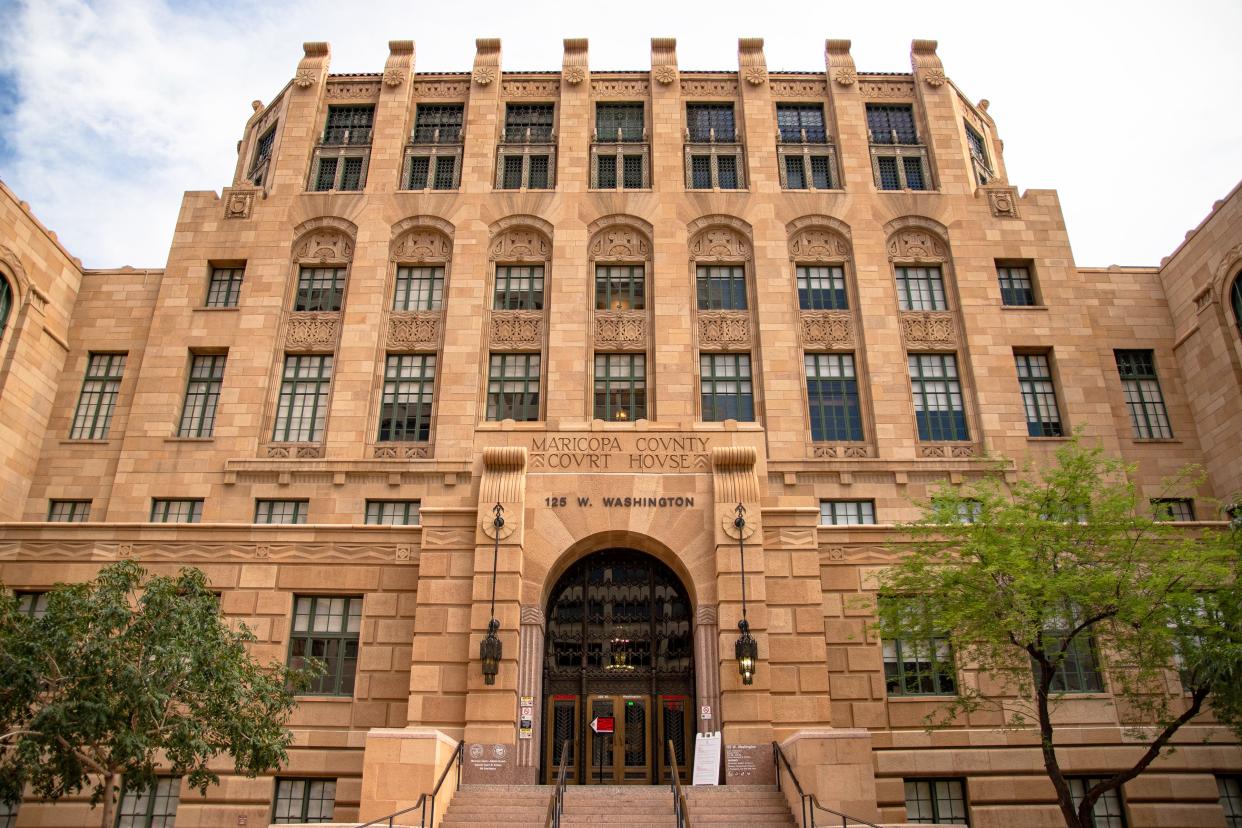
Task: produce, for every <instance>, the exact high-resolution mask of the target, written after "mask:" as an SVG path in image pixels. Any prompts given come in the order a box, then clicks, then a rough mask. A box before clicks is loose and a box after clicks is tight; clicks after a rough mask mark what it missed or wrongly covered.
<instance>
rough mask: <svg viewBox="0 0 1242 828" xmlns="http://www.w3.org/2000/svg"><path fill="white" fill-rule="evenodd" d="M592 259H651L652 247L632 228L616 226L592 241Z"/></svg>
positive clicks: (597, 235) (605, 230) (598, 234)
mask: <svg viewBox="0 0 1242 828" xmlns="http://www.w3.org/2000/svg"><path fill="white" fill-rule="evenodd" d="M589 253H590V257H591V258H592V259H601V260H602V259H624V260H630V259H643V260H646V259H650V258H651V245H650V244H649V243H648V242H647V239H646V238H645V237H644V236H643V235H642V234H641V233H639V232H638V231H637V230H635V229H634V228H632V227H626V226H625V225H614V226H612V227H608V228H606V229H604V230H601V231H600V232H599V233H596V234H595V237H594V238H593V239H592V240H591V249H590V251H589Z"/></svg>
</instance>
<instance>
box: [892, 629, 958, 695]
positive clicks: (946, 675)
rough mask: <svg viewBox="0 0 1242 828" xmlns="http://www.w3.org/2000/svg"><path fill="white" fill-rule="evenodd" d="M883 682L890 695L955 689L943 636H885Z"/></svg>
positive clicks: (950, 649) (948, 647) (943, 692)
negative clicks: (918, 638) (916, 637)
mask: <svg viewBox="0 0 1242 828" xmlns="http://www.w3.org/2000/svg"><path fill="white" fill-rule="evenodd" d="M882 647H883V650H884V683H885V686H886V687H887V688H888V695H890V696H951V695H953V694H954V693H956V692H957V680H956V677H955V676H954V673H953V647H952V646H951V645H950V644H949V639H947V638H928V639H921V640H910V639H904V638H893V639H885V640H884V641H883V643H882Z"/></svg>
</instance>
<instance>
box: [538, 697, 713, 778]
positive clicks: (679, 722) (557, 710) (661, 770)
mask: <svg viewBox="0 0 1242 828" xmlns="http://www.w3.org/2000/svg"><path fill="white" fill-rule="evenodd" d="M690 714H691V710H690V700H689V699H688V698H687V697H686V696H684V695H673V694H670V695H661V696H649V695H639V694H626V693H618V694H596V695H589V696H585V697H583V696H578V695H570V694H559V695H553V696H550V697H549V698H548V700H547V709H546V716H545V718H544V721H545V722H546V733H545V735H544V751H545V755H544V767H545V768H546V769H547V770H546V777H545V782H546V783H547V784H554V783H555V782H556V774H557V771H558V765H559V762H560V758H561V750H562V746H563V745H564V744H565V743H566V742H569V757H568V761H567V763H566V764H567V769H566V778H567V779H568V781H569V782H570V783H571V784H582V785H597V784H603V785H626V784H630V785H650V784H657V783H668V782H670V781H671V778H670V773H671V768H672V765H671V763H670V762H669V758H668V753H669V747H668V746H669V743H670V742H671V743H672V750H673V753H674V755H675V756H676V759H677V769H678V772H679V773H678V775H679V776H680V777H681V780H682V781H683V782H686V783H689V781H690V770H691V769H690V763H691V762H692V761H693V755H692V754H693V746H694V738H693V733H692V723H693V718H692V716H691V715H690ZM608 719H611V720H612V722H611V724H612V729H613V732H612V733H596V732H595V731H594V730H592V728H591V723H592V722H593V721H595V720H608ZM580 745H581V746H584V747H585V749H584V750H580V749H579V746H580Z"/></svg>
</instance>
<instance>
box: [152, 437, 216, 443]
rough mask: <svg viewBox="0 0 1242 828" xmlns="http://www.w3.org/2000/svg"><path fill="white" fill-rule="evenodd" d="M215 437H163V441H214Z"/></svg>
mask: <svg viewBox="0 0 1242 828" xmlns="http://www.w3.org/2000/svg"><path fill="white" fill-rule="evenodd" d="M215 441H216V438H215V437H165V438H164V442H165V443H214V442H215Z"/></svg>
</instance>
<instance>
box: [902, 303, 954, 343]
mask: <svg viewBox="0 0 1242 828" xmlns="http://www.w3.org/2000/svg"><path fill="white" fill-rule="evenodd" d="M901 335H902V337H903V338H904V339H905V341H906V347H907V348H909V349H911V350H928V349H940V348H956V347H957V325H956V323H955V322H954V321H953V314H952V313H949V312H927V311H903V312H902V314H901Z"/></svg>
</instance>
